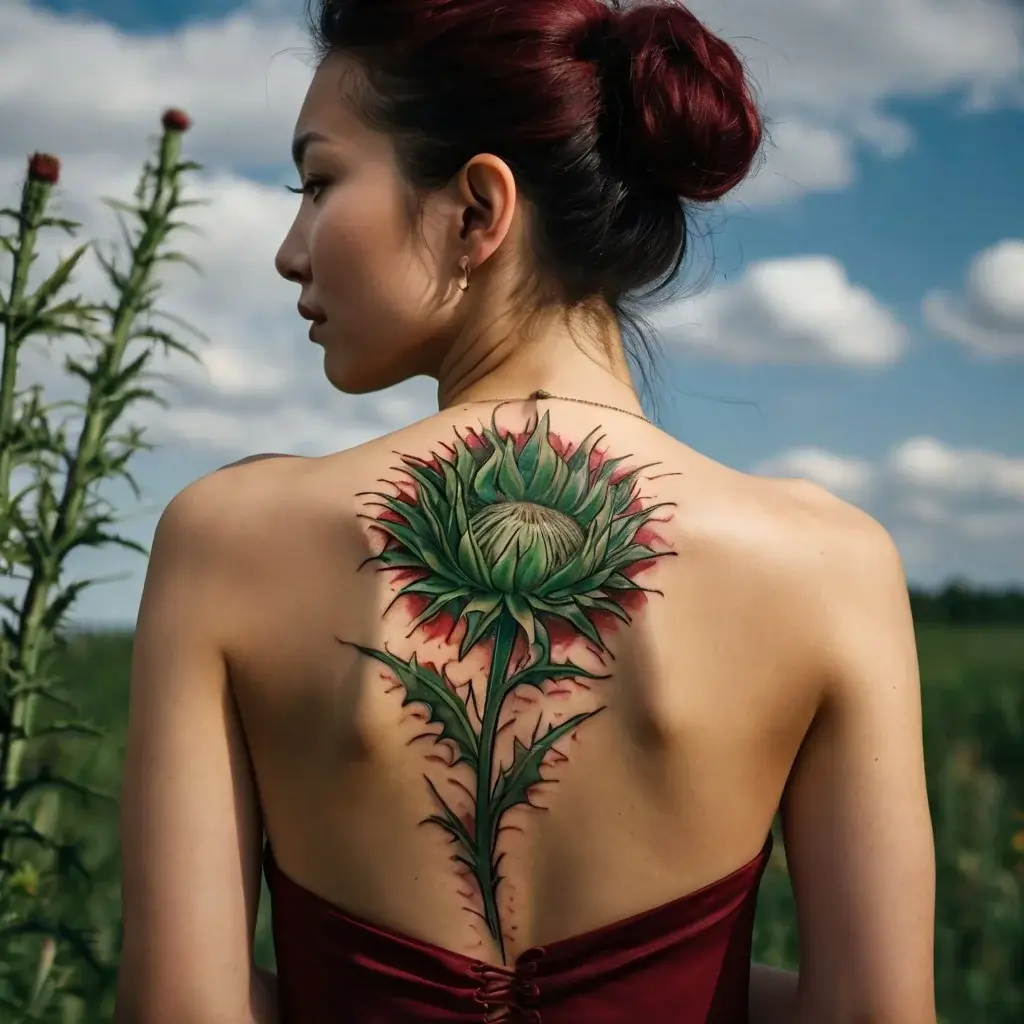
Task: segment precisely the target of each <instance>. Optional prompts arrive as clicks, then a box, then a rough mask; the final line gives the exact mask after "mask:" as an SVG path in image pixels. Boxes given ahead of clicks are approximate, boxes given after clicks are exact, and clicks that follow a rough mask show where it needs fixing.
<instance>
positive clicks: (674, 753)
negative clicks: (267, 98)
mask: <svg viewBox="0 0 1024 1024" xmlns="http://www.w3.org/2000/svg"><path fill="white" fill-rule="evenodd" d="M314 25H315V31H316V40H317V43H318V46H319V52H320V61H319V64H318V68H317V71H316V75H315V78H314V80H313V82H312V85H311V87H310V90H309V93H308V95H307V97H306V100H305V103H304V105H303V108H302V111H301V113H300V115H299V119H298V125H297V131H296V139H295V160H296V164H297V167H298V170H299V174H300V177H301V188H300V189H298V191H301V193H302V199H301V205H300V207H299V210H298V214H297V217H296V220H295V223H294V225H293V227H292V229H291V231H290V232H289V234H288V236H287V238H286V239H285V241H284V243H283V245H282V247H281V249H280V252H279V254H278V257H277V266H278V269H279V271H280V273H281V274H282V275H284V276H285V277H286V278H288V279H289V280H291V281H294V282H295V283H296V284H297V285H299V288H300V299H299V311H300V313H301V315H302V316H303V317H304V318H306V319H307V320H310V321H312V322H313V326H312V328H311V331H310V337H311V338H312V340H313V341H314V342H315V343H316V344H318V345H319V346H320V347H321V348H322V349H323V353H324V368H325V373H326V375H327V377H328V379H329V380H330V381H331V383H332V384H333V385H334V386H335V387H336V388H337V389H338V390H340V391H342V392H345V393H350V394H352V393H366V392H371V391H376V390H379V389H381V388H385V387H388V386H390V385H393V384H396V383H398V382H400V381H403V380H406V379H408V378H410V377H413V376H415V375H418V374H427V375H429V376H432V377H434V378H435V379H436V380H437V383H438V407H439V411H438V413H437V414H436V415H434V416H431V417H429V418H427V419H425V420H423V421H421V422H419V423H414V424H412V425H411V426H409V427H407V428H405V429H402V430H399V431H397V432H396V433H394V434H392V435H390V436H388V437H386V438H382V439H381V440H379V441H374V442H371V443H368V444H365V445H362V446H360V447H358V448H354V449H352V450H349V451H344V452H341V453H338V454H334V455H330V456H327V457H324V458H315V459H299V458H285V457H277V456H259V457H256V458H255V459H253V460H246V462H245V464H240V465H236V466H234V467H230V468H227V469H225V470H224V471H223V472H219V473H216V474H213V475H212V476H210V477H207V478H205V479H203V480H201V481H199V482H198V483H196V484H194V485H192V486H191V487H189V488H187V489H186V490H185V491H184V492H183V493H182V494H180V495H179V496H178V497H177V498H175V500H174V501H173V502H172V503H171V505H170V506H169V507H168V509H167V510H166V512H165V513H164V515H163V517H162V519H161V522H160V525H159V528H158V530H157V535H156V540H155V544H154V547H153V553H152V559H151V563H150V568H149V574H148V578H147V582H146V588H145V594H144V597H143V601H142V608H141V612H140V616H139V624H138V632H137V634H136V642H135V659H134V667H133V678H132V695H131V724H130V731H129V740H128V751H127V763H126V769H125V782H124V799H123V825H122V831H123V844H124V852H123V860H124V921H125V932H124V953H123V961H122V968H121V977H120V993H119V1019H120V1020H121V1021H123V1022H125V1024H149V1022H155V1021H160V1022H163V1021H168V1022H174V1024H179V1022H188V1024H214V1022H216V1024H234V1022H248V1021H271V1020H277V1019H280V1020H281V1021H285V1022H298V1024H317V1022H320V1021H328V1020H331V1021H346V1022H351V1024H371V1022H373V1024H379V1022H407V1021H408V1022H412V1021H445V1022H455V1021H496V1020H523V1021H543V1022H544V1024H577V1022H579V1024H602V1022H607V1024H612V1022H624V1021H630V1022H632V1021H642V1022H645V1024H648V1022H649V1024H697V1022H702V1024H705V1022H717V1024H737V1022H742V1021H744V1020H747V1019H748V983H749V980H750V976H751V970H750V964H749V957H750V934H751V926H752V917H753V910H754V902H755V897H756V893H757V887H758V882H759V879H760V876H761V873H762V871H763V869H764V866H765V862H766V859H767V857H768V855H769V850H770V845H771V843H770V839H769V838H767V837H769V830H770V826H771V823H772V820H773V818H774V816H775V814H776V812H777V810H779V808H780V807H781V810H782V814H783V821H784V826H785V838H786V847H787V856H788V864H789V869H790V872H791V874H792V878H793V883H794V889H795V894H796V901H797V908H798V916H799V925H800V936H801V972H800V980H799V990H798V991H797V986H796V984H795V979H794V978H792V976H784V977H783V979H782V980H781V982H780V981H779V979H778V978H772V977H771V976H769V975H768V974H766V973H764V972H761V971H760V970H758V969H756V968H755V970H754V972H753V976H754V979H755V980H754V984H753V986H752V987H750V993H749V998H750V1002H751V1004H752V1014H751V1016H750V1019H751V1020H755V1021H757V1020H762V1021H767V1020H770V1019H777V1020H788V1021H800V1022H813V1024H822V1022H828V1024H843V1022H854V1021H857V1022H866V1021H871V1022H879V1024H881V1022H893V1024H897V1022H898V1024H925V1022H931V1021H934V1019H935V1015H934V1008H933V997H932V977H931V956H932V949H931V942H932V911H933V907H932V904H933V872H932V843H931V831H930V823H929V816H928V807H927V802H926V797H925V782H924V773H923V765H922V753H921V730H920V703H919V687H918V680H917V673H916V664H915V647H914V637H913V630H912V624H911V619H910V615H909V611H908V602H907V594H906V587H905V583H904V578H903V575H902V571H901V568H900V563H899V559H898V557H897V554H896V552H895V550H894V548H893V545H892V543H891V541H890V540H889V538H888V537H887V536H886V534H885V533H884V532H883V531H882V530H881V529H880V527H879V526H878V525H877V524H876V523H874V522H873V521H872V520H870V519H869V518H868V517H866V516H865V515H863V514H862V513H860V512H858V511H856V510H854V509H852V508H850V507H847V506H845V505H843V504H841V503H840V502H838V501H836V500H834V499H833V498H831V497H829V496H828V495H827V494H825V493H822V492H821V491H819V490H818V489H816V488H815V487H812V486H810V485H807V484H804V483H799V482H794V481H783V480H765V479H758V478H753V477H749V476H746V475H744V474H742V473H738V472H735V471H733V470H731V469H728V468H726V467H723V466H720V465H718V464H716V463H714V462H712V461H710V460H708V459H706V458H704V457H702V456H700V455H699V454H697V453H696V452H694V451H692V450H691V449H689V448H687V447H686V446H685V445H683V444H680V443H679V442H677V441H676V440H674V439H673V438H671V437H669V436H667V435H666V434H664V433H662V432H661V431H659V430H657V429H656V428H655V427H654V426H653V425H652V424H651V423H650V422H648V421H647V420H646V419H645V418H644V416H643V413H642V411H641V407H640V403H639V401H638V399H637V397H636V393H635V392H634V390H633V387H632V385H631V382H630V374H629V369H628V361H627V357H626V352H625V342H624V341H623V338H624V336H625V337H626V338H627V339H634V340H635V339H636V338H637V337H638V336H642V335H639V334H638V333H637V332H636V331H626V332H623V331H622V330H620V327H621V325H623V324H626V325H628V324H630V323H631V322H632V323H635V320H631V319H630V313H631V312H635V311H636V308H637V307H636V306H635V305H634V301H635V300H636V298H637V296H639V295H641V294H642V293H644V292H645V291H649V290H651V288H652V287H653V286H656V285H658V284H659V283H664V282H666V281H670V280H671V279H672V278H673V277H674V275H675V274H676V271H677V270H678V269H679V265H680V262H681V260H682V258H683V255H684V252H685V243H686V220H685V215H684V210H685V208H686V204H687V203H688V202H706V201H710V200H714V199H716V198H718V197H720V196H722V195H724V194H725V193H726V192H728V191H729V190H730V189H731V188H733V187H734V186H735V185H737V184H738V183H739V182H740V181H741V180H742V179H743V177H744V176H745V175H746V173H747V172H748V170H749V168H750V166H751V164H752V161H753V160H754V158H755V155H756V153H757V151H758V149H759V145H760V141H761V125H760V121H759V119H758V116H757V112H756V108H755V105H754V103H753V100H752V98H751V94H750V91H749V87H748V84H747V82H746V80H745V78H744V74H743V69H742V67H741V64H740V62H739V60H738V58H737V56H736V55H735V53H734V52H733V51H732V50H731V49H730V47H729V46H728V45H726V44H725V43H724V42H723V41H721V40H720V39H718V38H716V37H715V36H714V35H712V34H711V33H710V32H709V31H708V30H707V29H705V28H704V27H703V26H702V25H701V24H700V23H699V22H698V21H697V20H696V19H695V18H694V17H693V16H692V15H691V14H690V13H689V12H688V11H687V10H686V9H685V8H683V7H681V6H679V5H677V4H672V3H665V2H661V3H652V4H649V5H645V6H637V7H629V8H625V9H622V10H620V9H618V7H610V6H606V5H604V4H602V3H600V2H599V0H517V2H516V3H515V4H512V5H509V4H506V3H503V2H500V0H347V2H346V0H322V2H321V3H320V5H319V10H318V13H317V16H316V18H315V19H314ZM264 830H265V832H266V836H267V845H266V847H265V848H264V847H263V837H264ZM261 865H262V866H265V868H266V872H267V878H268V881H269V884H270V890H271V893H272V898H273V910H274V924H275V941H276V948H277V960H278V970H279V984H277V985H275V982H274V979H268V978H267V977H266V976H262V975H260V974H259V973H258V972H255V971H254V970H253V967H252V933H253V924H254V916H255V912H256V904H257V898H258V893H259V880H260V870H261ZM275 988H276V991H275ZM773 1015H774V1017H773Z"/></svg>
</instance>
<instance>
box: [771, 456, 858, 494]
mask: <svg viewBox="0 0 1024 1024" xmlns="http://www.w3.org/2000/svg"><path fill="white" fill-rule="evenodd" d="M754 472H756V473H758V474H760V475H763V476H774V477H784V478H790V479H800V480H811V481H813V482H814V483H816V484H820V485H821V486H822V487H824V488H826V489H827V490H829V491H831V492H832V493H833V494H835V495H837V496H839V497H842V498H845V499H847V500H848V501H860V500H863V499H864V497H865V496H866V495H867V493H868V492H869V491H870V489H871V486H872V484H873V483H874V480H875V468H874V467H873V466H872V465H871V463H870V462H868V461H866V460H864V459H857V458H853V457H852V456H847V455H837V454H835V453H834V452H829V451H825V449H823V448H791V449H789V450H788V451H785V452H782V453H780V454H779V455H776V456H774V457H773V458H770V459H766V460H765V461H763V462H761V463H759V464H758V466H757V467H756V469H755V470H754Z"/></svg>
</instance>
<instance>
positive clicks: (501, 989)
mask: <svg viewBox="0 0 1024 1024" xmlns="http://www.w3.org/2000/svg"><path fill="white" fill-rule="evenodd" d="M543 955H544V950H543V949H542V948H541V947H540V946H535V947H533V948H532V949H528V950H527V951H526V952H525V953H524V954H523V955H522V956H521V957H520V958H519V959H518V960H517V961H516V964H515V966H513V967H501V966H498V965H495V964H485V963H482V962H477V963H474V964H473V965H472V966H471V967H470V971H472V972H473V974H475V975H476V976H477V977H478V978H479V979H480V987H479V988H478V989H477V991H476V994H475V995H474V996H473V998H474V999H475V1000H476V1001H477V1002H478V1003H480V1005H481V1006H482V1007H483V1010H484V1016H483V1018H482V1021H483V1024H496V1022H505V1021H508V1022H509V1024H513V1022H514V1024H543V1022H542V1018H541V1015H540V1011H539V1010H538V1009H537V1007H536V1002H537V997H538V996H539V995H540V989H539V988H538V986H537V983H536V982H535V981H534V980H533V978H534V976H535V975H536V973H537V961H538V960H539V959H540V958H541V957H542V956H543Z"/></svg>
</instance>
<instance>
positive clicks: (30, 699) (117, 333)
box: [2, 132, 181, 792]
mask: <svg viewBox="0 0 1024 1024" xmlns="http://www.w3.org/2000/svg"><path fill="white" fill-rule="evenodd" d="M180 148H181V136H180V134H179V133H177V132H166V133H165V135H164V137H163V140H162V142H161V146H160V158H159V162H158V165H157V168H156V174H155V176H154V191H153V195H152V198H151V200H150V202H149V204H148V209H147V211H146V213H147V215H146V216H145V217H144V220H143V223H144V224H145V230H144V231H143V232H142V235H141V237H140V238H139V241H138V243H137V244H136V246H135V249H134V251H133V252H132V264H131V273H130V274H129V276H128V280H127V282H126V284H125V286H124V288H123V289H122V291H121V295H120V299H119V301H118V305H117V309H116V310H115V312H114V317H113V323H112V325H111V330H110V341H109V344H108V346H107V347H106V350H105V351H104V353H103V355H102V356H101V357H100V360H101V364H102V368H103V373H102V377H103V378H104V379H105V380H110V379H113V378H115V377H116V376H117V374H118V372H119V371H120V369H121V362H122V360H123V359H124V354H125V349H126V348H127V346H128V342H129V339H130V337H131V329H132V326H133V324H134V322H135V319H136V317H137V316H138V314H139V312H140V310H141V308H142V306H143V304H144V302H145V299H146V291H147V288H148V286H149V283H150V278H151V276H152V273H153V268H154V267H155V266H156V257H157V253H158V250H159V247H160V244H161V243H162V242H163V240H164V237H165V235H166V233H167V230H168V225H167V220H168V216H169V213H170V210H169V206H171V205H173V202H174V200H175V199H176V198H177V187H176V186H177V182H176V175H177V163H178V156H179V154H180ZM108 405H109V396H108V395H107V394H106V392H105V390H104V389H103V388H102V387H101V386H99V385H94V386H93V387H91V388H90V390H89V395H88V398H87V399H86V403H85V414H84V417H83V422H82V430H81V433H80V434H79V437H78V444H77V446H76V450H75V453H74V456H73V457H72V458H71V460H70V462H69V465H68V470H67V474H66V475H65V478H64V488H63V491H62V494H61V500H60V504H59V506H58V510H57V516H56V520H55V522H54V526H53V533H52V542H53V547H54V548H56V549H58V550H61V549H62V546H63V545H64V544H65V543H66V542H67V540H68V539H69V538H70V537H73V536H74V534H75V532H76V530H77V528H78V523H79V517H80V516H81V513H82V508H83V505H84V504H85V500H86V497H87V495H88V490H89V486H90V484H91V482H92V478H93V475H94V474H95V465H94V464H95V463H96V461H97V459H98V458H99V456H100V454H101V452H102V449H103V441H104V439H105V436H106V434H107V431H108V430H109V429H110V426H111V421H110V418H109V417H108V409H107V407H108ZM55 561H56V564H54V563H53V562H49V563H47V564H45V565H36V566H34V567H33V569H32V575H31V577H30V579H29V582H28V586H27V587H26V589H25V596H24V599H23V601H22V607H21V615H20V620H21V622H20V625H21V629H20V630H19V645H18V647H19V649H18V651H17V653H16V655H15V659H16V662H15V663H16V664H17V666H18V667H19V668H20V669H21V670H22V672H23V673H24V674H25V676H26V678H28V677H33V676H34V675H35V674H36V672H37V671H38V667H39V655H40V653H41V649H42V646H43V642H44V640H45V636H44V633H45V630H44V629H43V628H42V625H43V618H44V616H45V614H46V605H47V600H48V598H49V595H50V591H51V590H52V588H53V587H54V586H55V585H56V584H57V582H58V580H59V578H60V572H61V566H60V564H59V561H60V558H59V557H58V559H57V560H55ZM36 703H37V697H36V694H34V693H27V694H24V695H22V696H19V697H17V698H15V701H14V707H13V712H12V724H13V726H14V728H15V730H17V731H18V732H19V733H20V735H18V736H16V737H15V738H14V739H13V741H12V742H11V744H10V749H9V751H8V752H7V763H6V765H5V766H4V772H3V780H2V784H3V786H4V790H5V792H9V791H10V790H11V789H13V788H14V787H15V786H16V785H17V784H18V782H19V781H20V778H21V764H22V761H23V759H24V756H25V750H26V746H27V744H28V741H29V739H30V738H31V731H32V723H33V720H34V718H35V710H36Z"/></svg>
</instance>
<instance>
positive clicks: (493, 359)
mask: <svg viewBox="0 0 1024 1024" xmlns="http://www.w3.org/2000/svg"><path fill="white" fill-rule="evenodd" d="M535 391H546V392H547V393H548V394H550V395H552V396H553V397H564V398H577V399H582V400H584V401H593V402H599V403H603V404H606V405H613V406H615V407H617V408H620V409H624V410H628V411H633V412H640V411H641V406H640V400H639V399H638V398H637V395H636V391H635V389H634V388H633V384H632V380H631V377H630V373H629V364H628V363H627V361H626V356H625V352H624V351H623V347H622V339H621V334H620V332H619V329H618V327H617V325H615V323H614V321H612V320H609V321H607V322H606V323H604V324H602V325H601V327H600V328H597V327H590V326H586V327H585V326H583V324H582V323H578V324H576V325H573V326H570V325H569V324H568V323H566V322H565V318H564V317H562V318H554V317H552V318H550V319H549V320H548V321H547V322H545V323H543V324H536V325H535V326H534V327H533V328H532V329H530V330H528V331H523V330H515V329H511V330H510V329H507V328H506V329H505V330H502V329H501V328H500V325H497V324H496V325H494V327H493V328H492V330H491V331H489V332H482V333H479V334H477V335H476V337H475V339H474V340H473V341H467V342H463V343H461V344H458V343H457V344H456V345H453V346H452V349H451V350H450V351H449V353H448V356H447V357H446V358H445V360H444V365H443V366H442V368H441V372H440V373H439V374H438V385H437V400H438V408H439V409H446V408H450V407H451V406H454V405H461V404H464V403H470V402H485V401H490V400H501V401H503V400H508V399H518V398H527V397H528V396H529V395H531V394H533V393H534V392H535Z"/></svg>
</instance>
